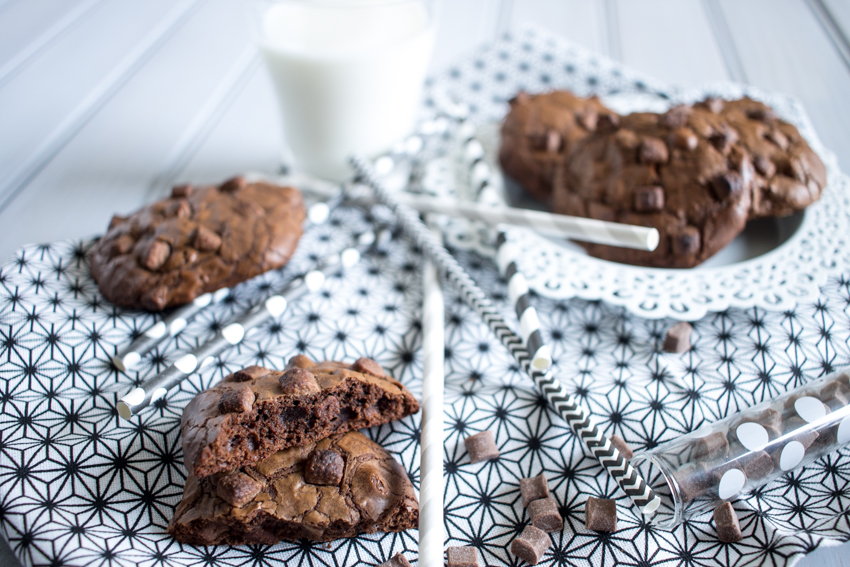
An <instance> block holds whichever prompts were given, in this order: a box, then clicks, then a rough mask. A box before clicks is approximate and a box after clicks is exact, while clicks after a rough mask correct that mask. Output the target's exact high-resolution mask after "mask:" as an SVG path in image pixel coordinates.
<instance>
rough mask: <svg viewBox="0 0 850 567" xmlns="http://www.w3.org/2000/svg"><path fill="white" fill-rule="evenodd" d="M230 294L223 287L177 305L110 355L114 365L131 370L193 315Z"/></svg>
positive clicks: (187, 322) (184, 324)
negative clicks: (113, 354) (182, 304)
mask: <svg viewBox="0 0 850 567" xmlns="http://www.w3.org/2000/svg"><path fill="white" fill-rule="evenodd" d="M229 294H230V288H228V287H225V288H222V289H219V290H216V291H215V292H212V293H205V294H203V295H201V296H198V297H196V298H195V300H194V301H192V302H191V303H189V304H187V305H184V306H182V307H178V308H177V309H175V310H174V311H172V312H171V313H169V314H168V315H166V316H165V317H163V318H162V319H161V320H160V321H158V322H157V323H156V324H154V325H152V326H151V327H149V328H148V329H147V330H145V331H144V332H143V333H142V335H141V336H140V337H139V338H137V339H136V340H134V341H133V342H132V343H130V345H129V346H127V347H126V348H123V349H121V350H120V351H118V354H116V355H115V356H113V357H112V361H113V362H114V363H115V366H117V367H118V369H119V370H121V371H122V372H127V371H130V370H133V369H134V368H135V367H136V366H137V365H138V364H139V362H140V361H141V360H142V356H144V355H145V354H146V353H148V352H150V351H151V350H153V348H154V347H155V346H156V345H158V344H159V343H161V342H162V341H164V340H165V339H167V338H169V337H176V336H177V335H178V334H180V332H181V331H183V329H185V328H186V326H187V325H188V324H189V321H191V320H192V319H193V318H194V317H195V315H197V314H198V313H200V312H201V311H203V310H204V308H205V307H207V306H208V305H210V304H213V305H214V304H216V303H219V302H221V300H222V299H224V298H225V297H227V296H228V295H229Z"/></svg>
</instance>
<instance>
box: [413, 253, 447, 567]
mask: <svg viewBox="0 0 850 567" xmlns="http://www.w3.org/2000/svg"><path fill="white" fill-rule="evenodd" d="M423 286H424V296H425V297H424V302H423V305H422V352H423V380H422V437H421V451H422V456H421V462H420V470H421V475H422V477H421V478H422V482H421V485H420V488H419V565H420V567H443V542H444V541H445V532H444V527H443V493H444V480H443V379H444V375H443V373H444V356H445V327H444V325H445V315H444V309H445V305H444V303H443V292H442V290H441V289H440V281H439V279H438V277H437V270H436V269H435V268H434V265H433V264H432V263H431V262H427V263H426V264H425V269H424V280H423Z"/></svg>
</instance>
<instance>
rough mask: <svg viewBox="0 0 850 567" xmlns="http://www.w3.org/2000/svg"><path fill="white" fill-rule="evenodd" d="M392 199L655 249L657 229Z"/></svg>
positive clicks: (439, 201)
mask: <svg viewBox="0 0 850 567" xmlns="http://www.w3.org/2000/svg"><path fill="white" fill-rule="evenodd" d="M395 197H396V199H398V201H399V202H400V203H402V204H404V205H407V206H408V207H410V208H412V209H415V210H417V211H419V212H420V213H440V214H445V215H451V216H454V217H464V218H467V219H473V220H480V221H483V222H485V223H487V224H490V225H497V224H510V225H513V226H523V227H527V228H531V229H534V230H535V231H537V232H540V233H542V234H548V235H551V236H559V237H562V238H573V239H575V240H582V241H584V242H592V243H594V244H607V245H609V246H620V247H622V248H635V249H637V250H649V251H652V250H655V248H656V247H657V246H658V238H659V237H658V230H657V229H655V228H649V227H646V226H635V225H631V224H621V223H617V222H606V221H601V220H596V219H586V218H583V217H571V216H568V215H556V214H554V213H547V212H544V211H532V210H529V209H517V208H514V207H499V206H492V205H482V204H479V203H473V202H470V201H452V200H447V199H434V198H430V197H420V196H418V195H404V194H399V195H396V196H395Z"/></svg>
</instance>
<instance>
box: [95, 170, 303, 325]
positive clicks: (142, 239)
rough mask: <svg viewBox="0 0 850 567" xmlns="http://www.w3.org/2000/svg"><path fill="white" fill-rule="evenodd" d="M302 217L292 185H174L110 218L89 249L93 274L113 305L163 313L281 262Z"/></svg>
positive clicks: (235, 181) (292, 244) (300, 202)
mask: <svg viewBox="0 0 850 567" xmlns="http://www.w3.org/2000/svg"><path fill="white" fill-rule="evenodd" d="M305 214H306V213H305V210H304V202H303V199H302V197H301V193H299V192H298V190H296V189H293V188H292V187H278V186H276V185H271V184H269V183H264V182H258V183H246V182H245V180H244V179H242V178H241V177H236V178H234V179H231V180H229V181H226V182H225V183H223V184H222V185H220V186H218V187H193V186H190V185H183V186H178V187H175V188H174V189H173V190H172V192H171V197H169V198H168V199H163V200H162V201H157V202H156V203H153V204H152V205H149V206H147V207H144V208H143V209H141V210H139V211H136V212H135V213H133V214H132V215H130V216H129V217H121V216H117V215H116V216H114V217H113V218H112V222H110V223H109V230H108V231H107V232H106V234H105V235H104V236H103V237H102V238H101V239H100V241H99V242H98V243H97V244H96V245H95V246H94V248H93V249H92V254H91V272H92V277H93V278H94V279H95V281H97V284H98V287H100V291H101V293H103V295H104V296H105V297H106V298H107V299H109V300H110V301H112V302H113V303H115V304H117V305H121V306H124V307H132V308H137V309H147V310H150V311H161V310H163V309H165V308H167V307H173V306H175V305H181V304H183V303H188V302H190V301H192V300H193V299H195V298H196V297H198V296H199V295H202V294H204V293H207V292H209V291H214V290H217V289H220V288H222V287H229V286H232V285H234V284H237V283H239V282H241V281H244V280H247V279H249V278H252V277H254V276H256V275H258V274H261V273H263V272H266V271H268V270H272V269H275V268H279V267H281V266H283V265H284V264H286V262H287V261H288V260H289V258H290V257H291V256H292V253H293V252H294V251H295V247H296V246H297V244H298V239H299V238H300V237H301V233H302V232H303V229H302V226H301V224H302V222H303V221H304V217H305Z"/></svg>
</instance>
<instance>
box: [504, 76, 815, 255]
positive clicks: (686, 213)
mask: <svg viewBox="0 0 850 567" xmlns="http://www.w3.org/2000/svg"><path fill="white" fill-rule="evenodd" d="M499 161H500V163H501V166H502V169H503V170H504V172H505V173H506V174H507V175H508V176H510V177H512V178H513V179H514V180H515V181H517V182H518V183H519V184H520V185H521V186H522V187H523V188H525V189H526V191H528V192H529V193H530V194H531V195H532V196H534V197H536V198H538V199H540V200H543V201H545V202H546V203H547V204H548V206H549V208H550V209H551V210H552V211H553V212H556V213H560V214H568V215H573V216H581V217H589V218H594V219H598V220H604V221H613V222H621V223H626V224H633V225H642V226H650V227H655V228H657V229H658V231H659V233H660V236H661V239H660V243H659V245H658V248H657V249H656V250H655V251H653V252H645V251H636V250H631V249H625V248H618V247H612V246H605V245H599V244H586V245H585V247H586V248H587V250H588V251H589V253H590V254H592V255H594V256H597V257H600V258H604V259H607V260H612V261H616V262H624V263H629V264H638V265H644V266H654V267H664V268H690V267H693V266H696V265H697V264H699V263H701V262H703V261H704V260H706V259H707V258H709V257H711V256H712V255H713V254H715V253H716V252H717V251H719V250H720V249H721V248H723V247H724V246H725V245H726V244H728V243H729V242H731V241H732V240H733V239H734V238H735V237H736V236H737V235H738V234H740V233H741V231H743V229H744V227H745V225H746V223H747V221H748V220H751V219H757V218H765V217H781V216H787V215H790V214H793V213H795V212H798V211H801V210H803V209H804V208H805V207H807V206H808V205H810V204H811V203H813V202H814V201H816V200H817V199H818V198H819V197H820V194H821V191H822V190H823V188H824V186H825V185H826V170H825V168H824V165H823V163H822V162H821V160H820V159H819V158H818V156H817V155H816V154H815V153H814V151H812V149H811V148H810V147H809V145H808V143H806V141H805V139H804V138H803V137H802V136H801V135H800V132H799V131H798V130H797V128H795V127H794V126H793V125H791V124H789V123H787V122H785V121H783V120H780V119H779V118H778V117H777V116H776V114H775V113H774V111H773V110H772V109H771V108H770V107H768V106H767V105H765V104H763V103H761V102H758V101H755V100H752V99H749V98H744V99H740V100H733V101H725V100H721V99H716V98H714V99H706V100H704V101H702V102H699V103H697V104H694V105H680V106H676V107H674V108H672V109H670V110H669V111H668V112H665V113H663V114H656V113H650V112H638V113H634V114H630V115H628V116H619V115H617V114H616V113H615V112H614V111H612V110H610V109H608V108H606V107H605V106H604V105H603V104H602V103H601V102H600V101H599V100H598V99H597V98H596V97H592V98H587V99H585V98H580V97H576V96H574V95H572V94H570V93H568V92H564V91H556V92H552V93H547V94H540V95H529V94H526V93H520V94H519V95H517V96H516V97H515V98H514V99H513V100H512V101H511V109H510V112H509V113H508V115H507V117H506V118H505V122H504V124H503V126H502V145H501V149H500V153H499Z"/></svg>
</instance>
